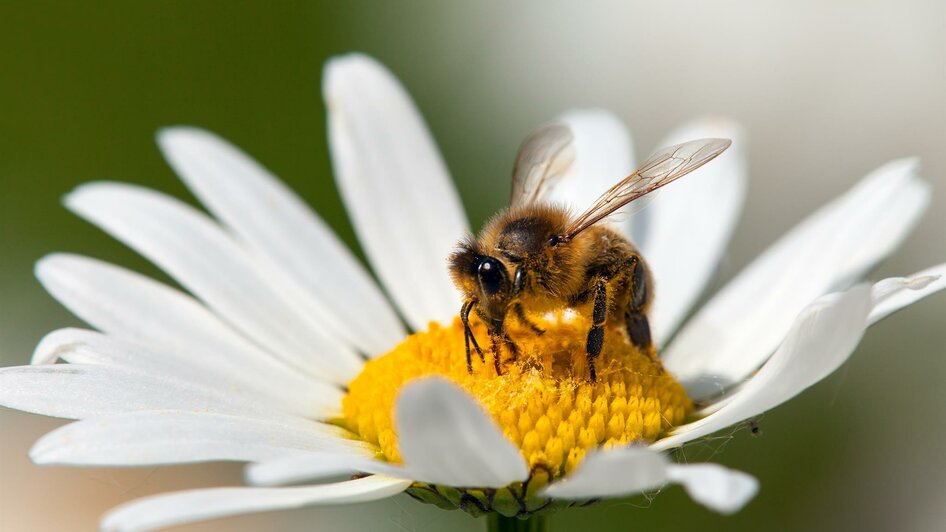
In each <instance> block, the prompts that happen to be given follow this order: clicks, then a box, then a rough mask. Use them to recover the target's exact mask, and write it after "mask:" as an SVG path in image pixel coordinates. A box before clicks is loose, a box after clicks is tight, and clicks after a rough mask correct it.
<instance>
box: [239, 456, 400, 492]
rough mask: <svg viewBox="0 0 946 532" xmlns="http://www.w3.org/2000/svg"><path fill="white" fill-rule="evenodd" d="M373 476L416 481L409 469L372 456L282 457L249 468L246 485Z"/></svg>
mask: <svg viewBox="0 0 946 532" xmlns="http://www.w3.org/2000/svg"><path fill="white" fill-rule="evenodd" d="M356 473H372V474H379V475H388V476H390V477H396V478H403V479H412V480H417V479H415V478H414V477H413V475H412V474H411V471H409V470H408V469H407V468H405V467H402V466H399V465H394V464H391V463H388V462H381V461H379V460H375V459H374V458H372V457H371V456H357V455H354V454H338V453H327V452H318V453H305V454H293V455H283V456H278V457H275V458H273V459H271V460H266V461H261V462H260V463H256V464H250V465H248V466H247V467H246V481H247V483H248V484H253V485H255V486H279V485H285V484H295V483H299V482H319V481H324V480H327V479H331V478H336V477H339V476H344V475H353V474H356Z"/></svg>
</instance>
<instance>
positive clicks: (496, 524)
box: [486, 513, 549, 532]
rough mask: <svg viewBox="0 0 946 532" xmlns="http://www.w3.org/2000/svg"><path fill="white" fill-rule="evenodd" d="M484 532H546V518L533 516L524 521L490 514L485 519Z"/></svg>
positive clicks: (547, 524) (547, 527)
mask: <svg viewBox="0 0 946 532" xmlns="http://www.w3.org/2000/svg"><path fill="white" fill-rule="evenodd" d="M487 519H488V520H487V522H486V530H487V531H488V532H547V531H548V529H549V520H548V517H546V516H544V515H535V516H532V517H529V518H526V519H519V518H518V517H503V516H501V515H499V514H496V513H492V514H489V517H487Z"/></svg>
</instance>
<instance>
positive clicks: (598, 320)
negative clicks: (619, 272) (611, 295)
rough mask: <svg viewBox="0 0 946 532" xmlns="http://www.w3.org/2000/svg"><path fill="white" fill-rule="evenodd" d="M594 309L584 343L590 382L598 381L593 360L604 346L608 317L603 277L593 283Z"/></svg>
mask: <svg viewBox="0 0 946 532" xmlns="http://www.w3.org/2000/svg"><path fill="white" fill-rule="evenodd" d="M594 297H595V299H594V307H593V310H592V311H591V330H589V331H588V340H587V341H586V342H585V353H586V355H587V356H588V374H589V376H590V377H591V382H595V381H597V380H598V374H597V372H596V371H595V358H597V357H598V355H600V354H601V348H602V346H604V322H605V320H606V319H607V317H608V282H607V280H605V279H604V278H603V277H599V278H598V279H597V280H596V281H595V286H594Z"/></svg>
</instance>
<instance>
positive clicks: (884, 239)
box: [664, 159, 929, 399]
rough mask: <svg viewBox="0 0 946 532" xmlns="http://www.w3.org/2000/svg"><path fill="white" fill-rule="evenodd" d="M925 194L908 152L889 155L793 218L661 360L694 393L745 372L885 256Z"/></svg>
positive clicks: (906, 230) (900, 237)
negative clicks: (813, 308) (811, 309)
mask: <svg viewBox="0 0 946 532" xmlns="http://www.w3.org/2000/svg"><path fill="white" fill-rule="evenodd" d="M928 201H929V186H928V185H927V184H926V183H925V182H924V181H922V180H921V179H920V178H919V177H917V175H916V161H915V160H912V159H911V160H900V161H895V162H892V163H889V164H887V165H885V166H883V167H881V168H879V169H878V170H876V171H874V172H873V173H871V174H870V175H869V176H867V177H866V178H865V179H864V180H863V181H861V182H860V183H859V184H858V185H857V186H855V187H854V188H853V189H851V190H850V191H849V192H848V193H847V194H845V195H843V196H841V197H840V198H838V199H836V200H835V201H833V202H831V203H829V204H828V205H826V206H825V207H823V208H822V209H820V210H819V211H817V212H816V213H814V214H813V215H811V216H809V217H808V218H807V219H806V220H805V221H804V222H802V223H801V224H799V225H798V226H796V227H795V228H794V229H793V230H792V231H790V232H789V233H788V234H787V235H785V236H784V237H782V238H781V239H780V240H779V241H778V242H776V243H775V244H774V245H773V246H772V247H770V248H769V249H768V250H767V251H765V252H764V253H763V254H762V255H760V256H759V258H757V259H756V260H755V261H754V262H753V263H752V264H750V265H749V266H748V267H746V268H745V270H743V271H742V272H741V273H740V274H739V275H738V276H737V277H736V278H735V279H734V280H733V281H732V282H730V283H729V284H728V285H727V286H726V287H724V288H723V290H722V291H720V292H719V293H718V294H717V295H715V296H714V297H713V298H712V299H711V300H710V301H709V302H708V303H707V304H706V305H705V306H703V308H702V309H700V311H699V312H698V313H697V315H696V316H695V317H694V318H693V319H692V320H690V321H689V322H688V323H687V324H686V326H685V327H684V328H683V329H682V330H681V332H680V334H679V335H678V337H677V338H676V339H675V340H674V342H673V343H672V344H671V345H670V346H669V347H668V349H667V350H666V352H665V354H664V364H665V365H666V367H667V369H668V370H669V371H671V372H672V373H673V374H674V375H676V376H677V378H678V379H680V380H681V381H682V382H683V383H684V384H685V385H686V386H687V389H688V391H689V392H690V393H691V397H693V398H695V399H701V398H704V397H706V396H707V395H712V394H713V393H717V392H718V391H719V389H720V388H721V387H725V386H728V385H731V384H733V383H736V382H739V381H741V380H743V379H744V378H746V377H747V376H748V375H750V374H751V373H752V372H753V371H755V370H756V368H758V367H759V366H760V365H761V364H762V362H764V361H765V360H766V358H768V357H769V355H770V354H771V353H772V352H773V351H774V350H775V348H776V347H777V346H778V343H779V342H780V341H781V339H782V338H783V337H784V336H785V333H786V332H787V331H788V329H789V328H790V327H791V323H792V320H793V318H794V316H796V315H797V314H798V312H799V311H800V310H801V309H802V308H804V306H805V305H806V304H807V303H808V302H809V301H811V300H813V299H814V298H816V297H818V296H819V295H821V294H824V293H826V292H828V291H829V290H832V289H838V288H839V287H840V288H844V287H845V286H847V285H849V284H850V283H852V282H853V281H855V280H856V279H858V278H859V277H860V276H862V275H864V274H865V273H866V272H867V271H868V270H869V269H870V268H871V267H872V266H874V265H875V264H876V263H877V262H878V261H880V260H881V259H883V258H884V257H886V256H887V255H889V254H890V253H891V252H892V251H893V250H894V248H896V246H897V245H898V244H899V243H900V242H901V241H902V240H903V239H904V238H905V237H906V235H907V234H908V233H909V232H910V230H911V229H912V228H913V226H914V224H915V223H916V222H917V220H918V219H919V216H920V215H921V214H922V213H923V211H924V210H925V208H926V205H927V203H928Z"/></svg>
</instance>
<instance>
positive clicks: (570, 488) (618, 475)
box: [542, 446, 758, 513]
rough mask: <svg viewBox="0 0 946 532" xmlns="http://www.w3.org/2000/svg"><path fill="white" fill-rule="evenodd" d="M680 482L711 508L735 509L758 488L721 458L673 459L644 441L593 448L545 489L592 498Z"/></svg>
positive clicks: (551, 494)
mask: <svg viewBox="0 0 946 532" xmlns="http://www.w3.org/2000/svg"><path fill="white" fill-rule="evenodd" d="M668 482H674V483H678V484H682V485H683V488H684V489H685V490H686V491H687V493H688V494H689V495H690V497H692V498H693V500H695V501H696V502H699V503H700V504H703V505H704V506H706V507H708V508H710V509H711V510H714V511H717V512H720V513H732V512H734V511H736V510H738V509H740V508H742V507H743V506H745V504H746V503H747V502H749V500H750V499H752V497H753V496H755V494H756V492H757V491H758V482H757V481H756V479H755V478H753V477H751V476H749V475H747V474H745V473H743V472H741V471H734V470H731V469H727V468H725V467H723V466H720V465H717V464H673V463H670V461H669V460H668V459H667V457H666V456H665V455H663V454H662V453H659V452H656V451H652V450H649V449H647V448H644V447H636V446H631V447H622V448H613V449H608V450H602V451H598V452H595V453H592V454H589V455H588V456H587V457H585V459H584V460H583V461H582V462H581V464H580V465H579V466H578V469H576V470H575V471H574V472H572V473H571V474H570V475H568V476H567V477H565V479H563V480H561V481H559V482H556V483H554V484H552V485H551V486H549V487H548V488H546V489H545V490H544V492H543V493H542V495H547V496H549V497H554V498H559V499H591V498H598V497H621V496H626V495H635V494H638V493H643V492H646V491H651V490H654V489H657V488H660V487H662V486H663V485H664V484H667V483H668Z"/></svg>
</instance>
